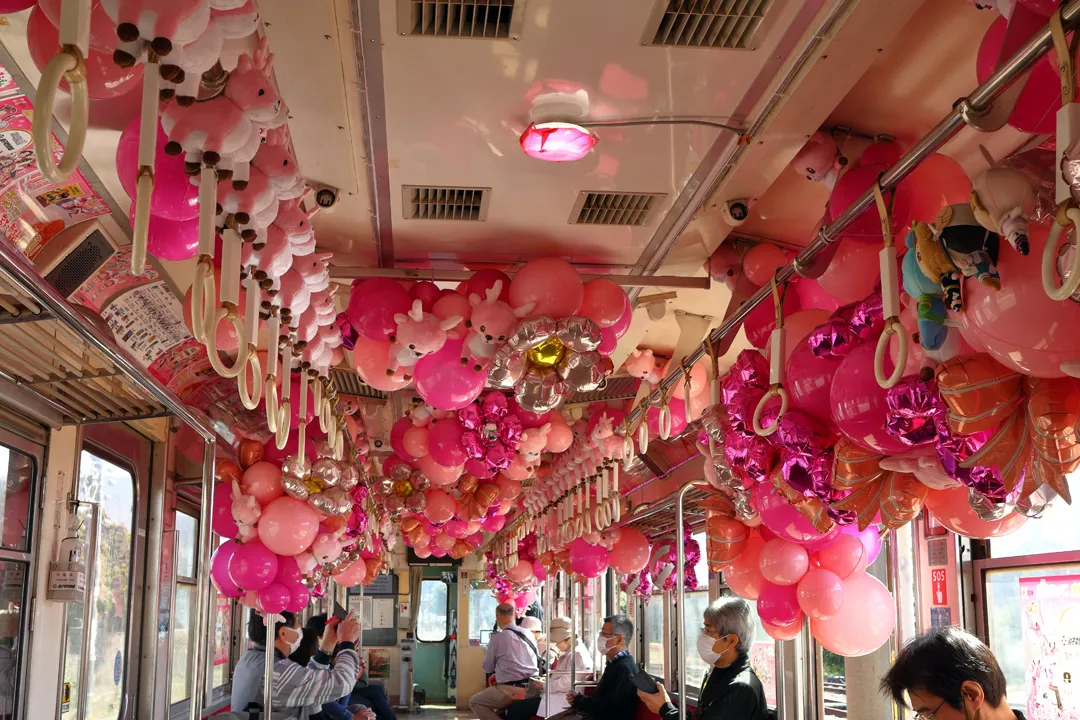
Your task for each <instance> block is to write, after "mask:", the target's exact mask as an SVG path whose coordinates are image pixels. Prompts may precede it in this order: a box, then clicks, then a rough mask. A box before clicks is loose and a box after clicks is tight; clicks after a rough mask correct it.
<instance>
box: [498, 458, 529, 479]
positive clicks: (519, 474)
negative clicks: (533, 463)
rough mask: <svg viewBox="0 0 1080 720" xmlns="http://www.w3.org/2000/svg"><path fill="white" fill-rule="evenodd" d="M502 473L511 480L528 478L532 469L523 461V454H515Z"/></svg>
mask: <svg viewBox="0 0 1080 720" xmlns="http://www.w3.org/2000/svg"><path fill="white" fill-rule="evenodd" d="M502 474H503V475H505V476H506V477H508V478H510V479H511V480H519V481H520V480H528V479H529V476H530V475H532V470H530V469H529V466H528V465H527V464H526V463H525V458H524V456H522V455H520V454H515V455H514V458H513V460H511V461H510V467H508V468H506V469H505V470H503V471H502Z"/></svg>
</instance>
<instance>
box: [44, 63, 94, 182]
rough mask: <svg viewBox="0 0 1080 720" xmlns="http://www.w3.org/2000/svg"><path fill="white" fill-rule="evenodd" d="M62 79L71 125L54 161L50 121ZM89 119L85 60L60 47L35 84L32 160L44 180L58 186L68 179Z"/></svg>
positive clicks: (78, 157)
mask: <svg viewBox="0 0 1080 720" xmlns="http://www.w3.org/2000/svg"><path fill="white" fill-rule="evenodd" d="M62 79H66V80H67V81H68V86H69V87H70V88H71V125H70V129H69V130H68V142H67V148H66V149H65V150H64V154H63V156H61V158H60V161H59V162H57V161H56V158H55V157H54V156H53V142H52V121H53V107H54V106H55V105H56V91H57V89H58V88H59V87H60V81H61V80H62ZM89 119H90V96H89V95H88V94H87V92H86V60H85V59H84V57H83V54H82V52H81V51H80V50H79V49H78V48H77V47H75V46H74V45H66V46H64V47H63V48H61V50H60V52H59V53H57V54H56V55H55V56H54V57H53V59H52V60H50V61H49V64H48V65H46V66H45V70H44V71H43V72H42V73H41V82H40V83H39V84H38V91H37V107H36V108H35V110H34V124H33V127H32V128H31V133H32V135H33V138H34V157H35V159H36V160H37V165H38V169H39V170H41V174H42V175H43V176H45V179H46V180H48V181H49V182H53V183H61V182H64V181H65V180H67V179H68V178H69V177H71V174H72V173H73V172H75V170H76V169H77V168H78V167H79V161H80V160H82V154H83V148H84V147H86V130H87V126H88V124H89Z"/></svg>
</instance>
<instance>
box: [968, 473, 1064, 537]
mask: <svg viewBox="0 0 1080 720" xmlns="http://www.w3.org/2000/svg"><path fill="white" fill-rule="evenodd" d="M1075 479H1076V480H1077V481H1080V473H1076V474H1075ZM1075 549H1076V511H1075V508H1073V507H1072V506H1071V505H1066V504H1065V502H1064V501H1063V500H1061V498H1058V499H1057V500H1055V501H1054V502H1053V504H1052V505H1050V507H1048V508H1047V509H1046V510H1044V511H1043V513H1042V515H1040V516H1039V518H1038V519H1037V520H1032V521H1031V522H1026V523H1024V524H1023V525H1021V526H1020V528H1019V529H1018V530H1017V531H1016V532H1014V533H1010V534H1009V535H1006V536H1005V537H1000V538H994V539H993V540H991V541H990V557H993V558H1005V557H1019V556H1021V555H1036V554H1040V553H1052V552H1064V551H1066V550H1075Z"/></svg>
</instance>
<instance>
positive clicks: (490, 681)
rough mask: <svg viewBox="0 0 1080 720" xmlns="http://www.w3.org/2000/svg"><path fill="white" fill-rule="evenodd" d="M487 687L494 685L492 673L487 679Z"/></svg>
mask: <svg viewBox="0 0 1080 720" xmlns="http://www.w3.org/2000/svg"><path fill="white" fill-rule="evenodd" d="M487 684H488V687H495V676H494V675H492V676H490V677H489V678H488V679H487Z"/></svg>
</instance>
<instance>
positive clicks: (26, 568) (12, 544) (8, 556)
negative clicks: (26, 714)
mask: <svg viewBox="0 0 1080 720" xmlns="http://www.w3.org/2000/svg"><path fill="white" fill-rule="evenodd" d="M36 471H37V466H36V463H35V460H34V458H33V457H31V456H30V455H26V454H24V453H21V452H19V451H17V450H14V449H12V448H9V447H6V446H4V445H0V478H3V479H4V487H3V494H2V495H0V502H2V503H3V505H2V507H0V553H2V558H0V718H11V717H18V716H19V708H20V706H21V705H22V704H24V702H23V699H22V698H21V697H20V693H21V690H22V684H21V682H20V678H21V677H22V670H23V668H22V665H23V661H24V660H25V658H24V657H23V655H22V648H23V643H24V642H25V638H26V634H25V632H24V627H25V625H24V615H23V608H24V607H25V604H26V597H27V588H28V587H29V585H30V582H29V581H28V576H29V574H30V568H31V565H30V560H31V557H32V556H31V555H30V549H31V548H30V543H31V537H32V535H31V533H30V517H31V511H30V509H31V508H32V507H33V503H32V502H31V498H32V493H33V489H34V477H35V473H36ZM28 705H29V704H28Z"/></svg>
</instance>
